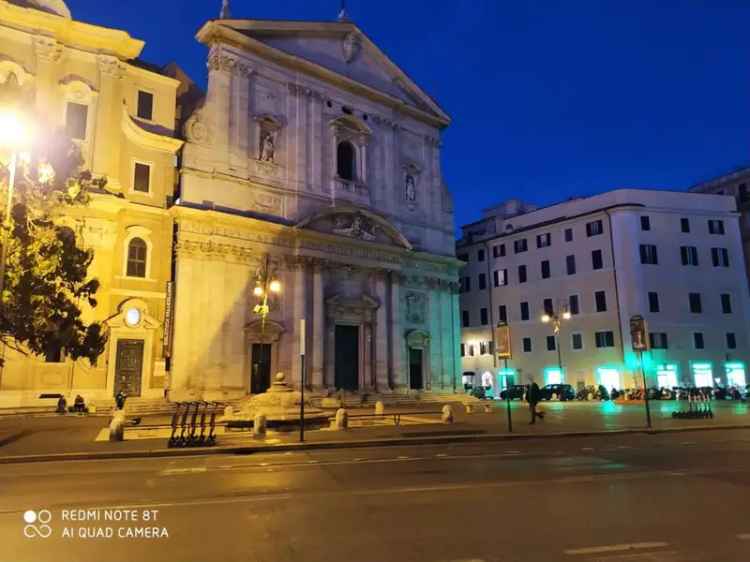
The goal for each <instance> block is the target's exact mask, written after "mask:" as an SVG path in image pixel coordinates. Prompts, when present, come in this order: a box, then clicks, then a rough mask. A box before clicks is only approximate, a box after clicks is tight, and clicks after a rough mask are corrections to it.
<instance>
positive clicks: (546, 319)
mask: <svg viewBox="0 0 750 562" xmlns="http://www.w3.org/2000/svg"><path fill="white" fill-rule="evenodd" d="M550 320H551V318H550V317H549V314H545V315H544V316H542V322H544V323H545V324H546V323H547V322H549V321H550Z"/></svg>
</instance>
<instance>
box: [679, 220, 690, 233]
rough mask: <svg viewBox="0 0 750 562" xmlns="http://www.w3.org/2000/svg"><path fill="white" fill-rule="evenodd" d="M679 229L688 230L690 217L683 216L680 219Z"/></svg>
mask: <svg viewBox="0 0 750 562" xmlns="http://www.w3.org/2000/svg"><path fill="white" fill-rule="evenodd" d="M680 230H682V232H690V219H688V218H685V217H683V218H681V219H680Z"/></svg>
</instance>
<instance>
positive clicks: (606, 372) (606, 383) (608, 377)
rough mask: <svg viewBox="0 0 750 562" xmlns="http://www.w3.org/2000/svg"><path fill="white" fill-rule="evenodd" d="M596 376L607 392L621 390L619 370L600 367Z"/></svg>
mask: <svg viewBox="0 0 750 562" xmlns="http://www.w3.org/2000/svg"><path fill="white" fill-rule="evenodd" d="M596 374H597V378H598V380H599V384H600V385H602V386H603V387H604V388H606V389H607V390H611V389H613V388H615V389H620V388H621V383H620V372H619V371H618V370H617V369H613V368H611V367H599V368H598V369H597V370H596Z"/></svg>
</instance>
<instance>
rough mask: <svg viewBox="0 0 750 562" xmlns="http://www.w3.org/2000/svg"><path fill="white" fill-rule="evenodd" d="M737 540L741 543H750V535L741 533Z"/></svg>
mask: <svg viewBox="0 0 750 562" xmlns="http://www.w3.org/2000/svg"><path fill="white" fill-rule="evenodd" d="M737 538H738V539H740V540H741V541H750V533H740V534H739V535H737Z"/></svg>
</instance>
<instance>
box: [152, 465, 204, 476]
mask: <svg viewBox="0 0 750 562" xmlns="http://www.w3.org/2000/svg"><path fill="white" fill-rule="evenodd" d="M207 471H208V469H207V468H206V467H205V466H203V467H194V468H167V469H165V470H161V471H159V472H158V473H157V474H159V475H160V476H175V475H176V474H195V473H199V472H207Z"/></svg>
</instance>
